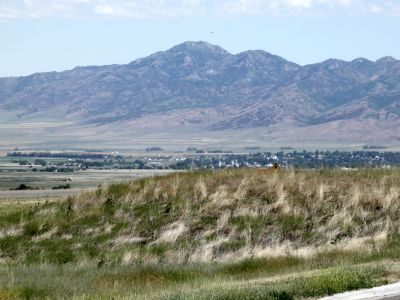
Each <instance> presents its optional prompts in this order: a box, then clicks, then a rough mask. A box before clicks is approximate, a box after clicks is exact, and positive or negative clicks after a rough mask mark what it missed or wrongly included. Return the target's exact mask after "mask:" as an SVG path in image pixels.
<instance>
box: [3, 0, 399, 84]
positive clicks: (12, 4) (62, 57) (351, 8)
mask: <svg viewBox="0 0 400 300" xmlns="http://www.w3.org/2000/svg"><path fill="white" fill-rule="evenodd" d="M189 40H191V41H198V40H203V41H208V42H210V43H213V44H218V45H220V46H222V47H223V48H225V49H227V50H228V51H230V52H232V53H238V52H240V51H244V50H248V49H263V50H266V51H268V52H271V53H274V54H277V55H280V56H283V57H284V58H286V59H289V60H292V61H294V62H297V63H300V64H308V63H314V62H319V61H323V60H325V59H327V58H331V57H334V58H341V59H345V60H352V59H354V58H357V57H366V58H369V59H372V60H375V59H377V58H380V57H382V56H386V55H391V56H394V57H396V58H398V59H399V58H400V0H336V1H335V0H281V1H278V0H220V1H218V0H214V1H212V0H0V76H11V75H26V74H31V73H34V72H40V71H53V70H56V71H60V70H65V69H71V68H73V67H74V66H78V65H79V66H83V65H103V64H112V63H127V62H130V61H132V60H135V59H136V58H139V57H143V56H146V55H149V54H151V53H153V52H156V51H159V50H166V49H168V48H170V47H172V46H174V45H176V44H179V43H181V42H184V41H189Z"/></svg>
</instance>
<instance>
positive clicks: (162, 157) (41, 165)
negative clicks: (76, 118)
mask: <svg viewBox="0 0 400 300" xmlns="http://www.w3.org/2000/svg"><path fill="white" fill-rule="evenodd" d="M146 150H147V151H148V152H151V151H158V153H151V155H150V156H142V157H140V156H137V157H134V156H129V155H121V154H118V153H115V152H114V153H111V154H99V153H67V152H60V153H53V152H29V153H26V152H18V151H15V152H9V153H7V157H8V158H9V159H10V160H11V162H12V163H16V164H19V165H21V166H27V167H28V168H29V169H31V171H37V172H73V171H77V170H86V169H99V170H103V169H104V170H106V169H149V170H150V169H172V170H174V169H175V170H193V169H224V168H265V167H273V166H277V165H278V166H279V167H281V168H294V169H296V168H361V167H372V168H390V167H396V166H400V153H399V152H379V151H373V150H364V151H353V152H345V151H314V152H309V151H293V150H291V151H288V150H289V149H287V150H286V151H283V150H282V151H279V152H276V153H271V152H255V153H247V154H242V153H241V154H236V153H231V152H225V151H222V150H212V151H204V150H198V149H196V148H188V149H187V151H186V152H185V153H176V154H162V149H161V148H157V149H156V150H154V149H150V148H148V149H146Z"/></svg>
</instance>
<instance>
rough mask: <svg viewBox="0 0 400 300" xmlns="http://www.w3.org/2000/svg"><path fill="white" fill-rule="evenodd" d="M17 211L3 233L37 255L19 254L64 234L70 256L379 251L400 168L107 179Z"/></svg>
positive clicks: (399, 224)
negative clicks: (100, 184) (115, 181)
mask: <svg viewBox="0 0 400 300" xmlns="http://www.w3.org/2000/svg"><path fill="white" fill-rule="evenodd" d="M44 212H46V213H44ZM10 218H11V217H10ZM13 220H14V221H10V222H3V224H2V225H1V228H0V229H1V230H0V232H1V236H3V235H5V234H7V233H8V232H12V233H13V236H12V237H11V236H10V237H9V238H14V239H16V240H17V239H18V235H20V240H19V243H20V246H21V245H22V248H23V247H25V246H26V247H27V248H28V247H29V249H30V250H29V251H31V252H30V255H31V256H29V255H25V256H23V255H22V254H21V253H22V252H21V253H19V252H18V251H19V250H18V249H20V248H21V247H20V248H15V249H14V248H12V246H9V250H7V251H3V250H2V251H3V252H5V253H2V254H3V257H10V259H15V257H19V259H22V260H23V259H32V257H34V258H35V257H36V259H38V260H46V259H50V258H49V255H48V253H50V252H51V251H56V250H54V249H53V250H51V249H52V248H51V247H50V246H49V245H50V244H52V243H54V245H55V244H56V241H59V240H61V239H62V240H63V241H64V242H63V245H62V247H61V248H60V249H64V250H65V249H66V251H67V252H68V253H71V255H70V256H67V257H65V259H67V260H69V259H70V260H82V261H87V260H89V261H90V260H91V259H93V260H99V257H101V261H104V262H105V263H107V262H109V263H121V264H129V263H135V262H140V263H143V262H165V263H183V262H194V261H211V260H213V261H232V260H240V259H243V258H245V257H260V256H281V255H286V254H291V255H300V256H309V255H311V254H315V253H316V252H318V251H321V250H329V249H347V250H352V249H353V250H354V249H356V248H357V249H364V250H365V251H370V250H371V249H376V247H380V246H379V245H381V244H382V245H383V244H384V242H386V241H387V237H388V236H392V235H394V234H397V233H398V230H399V228H400V170H397V169H395V170H376V169H375V170H374V169H364V170H359V171H340V170H320V171H290V170H277V171H276V170H270V169H237V170H222V171H215V172H213V171H196V172H187V173H176V174H170V175H167V176H160V177H153V178H148V179H140V180H135V181H132V182H130V183H121V184H114V185H111V186H109V187H106V188H99V189H98V190H97V191H96V192H92V193H84V194H81V195H80V196H77V197H75V198H69V199H67V200H65V201H64V202H63V203H49V204H46V205H42V206H38V207H35V208H34V209H33V210H31V211H30V212H29V213H26V212H25V213H23V212H21V215H20V216H18V217H15V218H14V219H13ZM66 237H69V239H67V238H66ZM46 240H47V242H46ZM46 247H47V248H46ZM50 248H51V249H50ZM32 249H33V250H32ZM49 249H50V250H49ZM13 251H14V252H17V253H14V252H13ZM49 251H50V252H49ZM52 259H53V258H52Z"/></svg>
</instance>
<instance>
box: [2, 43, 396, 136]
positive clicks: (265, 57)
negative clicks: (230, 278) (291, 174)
mask: <svg viewBox="0 0 400 300" xmlns="http://www.w3.org/2000/svg"><path fill="white" fill-rule="evenodd" d="M0 110H1V112H0V116H1V113H5V112H6V113H7V115H10V114H11V115H15V122H29V121H31V120H41V119H43V120H51V119H54V120H63V121H65V122H69V124H73V126H81V127H85V126H89V127H90V126H97V127H102V128H113V130H116V128H118V127H119V126H120V127H121V126H122V127H123V129H124V130H128V129H129V128H131V129H132V130H140V129H143V130H159V131H160V130H161V131H163V130H168V129H170V128H183V127H188V128H189V127H190V128H192V130H194V131H196V130H197V129H198V130H201V131H203V132H204V131H207V132H214V131H223V130H228V129H229V130H242V129H250V128H265V130H266V131H268V128H280V127H282V128H283V127H284V128H289V129H290V132H291V133H293V137H296V138H298V137H299V136H301V137H302V139H307V136H308V135H310V136H313V135H316V136H320V137H327V136H331V137H332V140H334V139H338V138H340V135H341V134H343V135H344V137H343V140H348V141H352V140H354V139H356V140H357V139H358V140H363V141H368V140H371V141H375V140H379V141H381V140H382V141H385V142H391V141H394V140H396V141H399V140H400V129H399V128H400V127H398V126H400V61H399V60H396V59H394V58H392V57H383V58H381V59H379V60H377V61H370V60H367V59H364V58H357V59H354V60H352V61H343V60H338V59H328V60H326V61H324V62H321V63H316V64H310V65H305V66H301V65H298V64H296V63H293V62H290V61H288V60H285V59H284V58H282V57H279V56H276V55H272V54H270V53H268V52H265V51H261V50H255V51H254V50H250V51H246V52H242V53H239V54H236V55H234V54H231V53H229V52H228V51H226V50H224V49H223V48H221V47H219V46H216V45H211V44H209V43H206V42H185V43H183V44H180V45H177V46H175V47H173V48H171V49H169V50H167V51H161V52H157V53H155V54H152V55H150V56H148V57H145V58H141V59H138V60H135V61H133V62H131V63H129V64H125V65H107V66H88V67H76V68H74V69H72V70H68V71H64V72H49V73H37V74H33V75H30V76H25V77H7V78H0ZM107 126H108V127H107ZM339 129H340V130H339ZM110 130H111V129H110ZM286 132H289V131H286ZM331 133H332V134H331Z"/></svg>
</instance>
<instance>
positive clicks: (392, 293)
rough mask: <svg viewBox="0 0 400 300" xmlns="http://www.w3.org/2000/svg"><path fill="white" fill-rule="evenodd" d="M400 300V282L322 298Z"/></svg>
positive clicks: (327, 299) (328, 299)
mask: <svg viewBox="0 0 400 300" xmlns="http://www.w3.org/2000/svg"><path fill="white" fill-rule="evenodd" d="M381 299H384V300H400V282H399V283H394V284H389V285H385V286H380V287H376V288H373V289H369V290H360V291H354V292H347V293H343V294H337V295H334V296H330V297H325V298H321V299H320V300H381Z"/></svg>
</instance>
